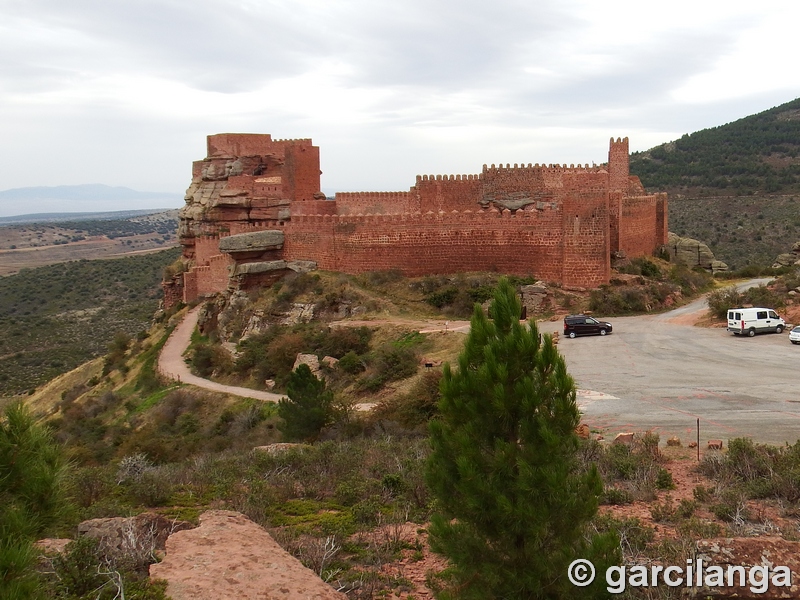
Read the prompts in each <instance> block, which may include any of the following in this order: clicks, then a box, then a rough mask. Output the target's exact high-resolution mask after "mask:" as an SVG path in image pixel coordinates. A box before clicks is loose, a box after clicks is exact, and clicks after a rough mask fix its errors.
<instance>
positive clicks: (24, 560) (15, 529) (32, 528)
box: [0, 405, 66, 600]
mask: <svg viewBox="0 0 800 600" xmlns="http://www.w3.org/2000/svg"><path fill="white" fill-rule="evenodd" d="M64 469H65V464H64V461H63V459H62V453H61V449H60V448H59V447H58V445H57V444H56V443H55V442H54V441H53V439H52V438H51V436H50V434H49V432H48V431H47V430H46V429H44V428H43V427H41V426H40V425H37V424H36V423H35V422H34V420H33V418H32V417H31V415H30V414H29V413H28V412H27V410H25V408H23V407H22V406H21V405H12V406H11V407H9V408H8V409H6V411H5V415H4V417H3V419H2V420H0V598H3V599H9V600H12V599H16V598H20V599H22V598H26V599H27V598H34V597H36V590H37V588H38V580H37V578H36V575H35V572H34V570H33V562H34V561H35V558H36V553H35V552H34V550H33V545H32V544H33V542H34V541H35V540H36V539H37V538H38V537H39V536H41V535H42V534H43V533H44V532H45V531H46V530H47V528H48V527H49V526H51V525H52V524H53V523H54V522H55V521H56V519H57V518H58V517H59V516H60V515H61V514H62V511H63V510H64V509H65V507H66V502H65V500H64V495H63V486H62V479H63V474H64Z"/></svg>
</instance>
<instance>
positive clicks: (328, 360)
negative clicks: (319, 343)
mask: <svg viewBox="0 0 800 600" xmlns="http://www.w3.org/2000/svg"><path fill="white" fill-rule="evenodd" d="M338 363H339V359H338V358H333V357H332V356H323V357H322V364H323V365H324V366H326V367H328V368H329V369H334V368H336V365H337V364H338Z"/></svg>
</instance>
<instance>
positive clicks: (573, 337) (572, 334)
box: [569, 331, 575, 340]
mask: <svg viewBox="0 0 800 600" xmlns="http://www.w3.org/2000/svg"><path fill="white" fill-rule="evenodd" d="M569 337H570V339H573V340H574V339H575V332H574V331H570V332H569Z"/></svg>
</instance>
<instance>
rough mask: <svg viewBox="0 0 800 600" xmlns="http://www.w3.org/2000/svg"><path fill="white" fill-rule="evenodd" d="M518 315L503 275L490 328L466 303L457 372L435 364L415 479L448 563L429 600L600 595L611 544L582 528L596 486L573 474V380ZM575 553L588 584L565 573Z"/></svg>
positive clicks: (614, 554) (596, 481) (593, 506)
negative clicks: (426, 440)
mask: <svg viewBox="0 0 800 600" xmlns="http://www.w3.org/2000/svg"><path fill="white" fill-rule="evenodd" d="M520 313H521V306H520V303H519V300H518V299H517V297H516V293H515V291H514V288H513V287H512V286H511V285H510V284H509V282H508V281H507V280H506V279H502V280H501V281H500V284H499V287H498V289H497V290H496V291H495V295H494V302H493V303H492V308H491V314H492V316H493V318H494V322H491V321H489V319H487V318H486V316H484V314H483V311H482V310H481V309H480V306H477V305H476V307H475V312H474V314H473V317H472V327H471V331H470V334H469V336H468V338H467V340H466V343H465V347H464V350H463V352H462V354H461V355H460V357H459V360H458V370H457V371H453V370H452V369H451V368H450V365H446V366H445V369H444V377H443V381H442V400H441V401H440V403H439V410H440V417H439V418H438V419H436V420H434V421H432V422H431V425H430V432H431V444H432V448H433V451H432V454H431V456H430V458H429V461H428V464H427V472H426V479H427V482H428V485H429V487H430V489H431V490H432V493H433V495H434V496H435V497H436V499H437V501H438V506H439V508H440V513H439V514H436V515H434V517H433V518H432V522H431V527H430V540H431V546H432V548H433V549H434V550H435V551H436V552H438V553H440V554H443V555H445V556H446V557H447V558H448V559H449V561H450V565H451V567H450V569H449V574H450V577H451V580H450V583H451V585H450V586H449V587H448V590H446V591H444V592H443V593H442V594H441V596H440V597H442V598H465V599H472V598H474V599H476V600H491V599H495V598H496V599H501V598H502V599H504V600H506V599H507V600H511V599H526V600H527V599H534V598H536V599H561V598H578V597H580V598H600V597H606V596H608V593H607V591H606V590H605V583H604V579H605V577H604V574H605V569H606V568H607V567H608V566H610V565H611V564H617V563H618V562H619V543H618V540H617V539H616V537H615V536H613V535H604V536H594V537H590V536H589V535H588V532H587V524H588V522H589V521H590V520H591V519H592V517H593V516H594V515H595V513H596V511H597V506H598V498H599V495H600V494H601V492H602V482H601V480H600V476H599V474H598V472H597V469H596V468H595V467H594V466H592V468H591V469H589V470H588V471H586V470H583V471H582V470H581V469H580V468H579V463H578V459H577V452H578V449H579V448H578V444H579V440H578V438H577V435H576V434H575V428H576V427H577V425H578V423H579V413H578V408H577V405H576V402H575V384H574V382H573V380H572V378H571V377H570V376H569V375H568V374H567V370H566V366H565V363H564V360H563V358H562V357H561V356H560V355H559V354H558V351H557V350H556V348H555V346H554V345H553V342H552V339H551V337H550V336H549V335H546V336H544V338H543V340H541V339H540V336H539V332H538V330H537V328H536V325H535V323H533V322H531V323H529V324H528V325H527V326H525V325H521V324H520V322H519V316H520ZM577 558H585V559H588V560H592V561H593V562H594V564H595V566H596V569H597V575H598V576H597V577H596V579H595V584H593V585H592V586H590V587H584V588H577V587H574V586H573V585H572V584H571V583H570V582H569V580H568V578H567V568H568V566H569V564H570V563H571V562H572V561H573V560H575V559H577Z"/></svg>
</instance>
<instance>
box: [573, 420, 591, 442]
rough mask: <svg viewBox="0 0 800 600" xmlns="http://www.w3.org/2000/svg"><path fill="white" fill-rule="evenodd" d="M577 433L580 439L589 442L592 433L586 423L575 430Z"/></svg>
mask: <svg viewBox="0 0 800 600" xmlns="http://www.w3.org/2000/svg"><path fill="white" fill-rule="evenodd" d="M575 433H577V434H578V437H579V438H581V439H583V440H588V439H589V438H590V437H591V431H590V430H589V426H588V425H587V424H586V423H581V424H580V425H578V427H577V429H575Z"/></svg>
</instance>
